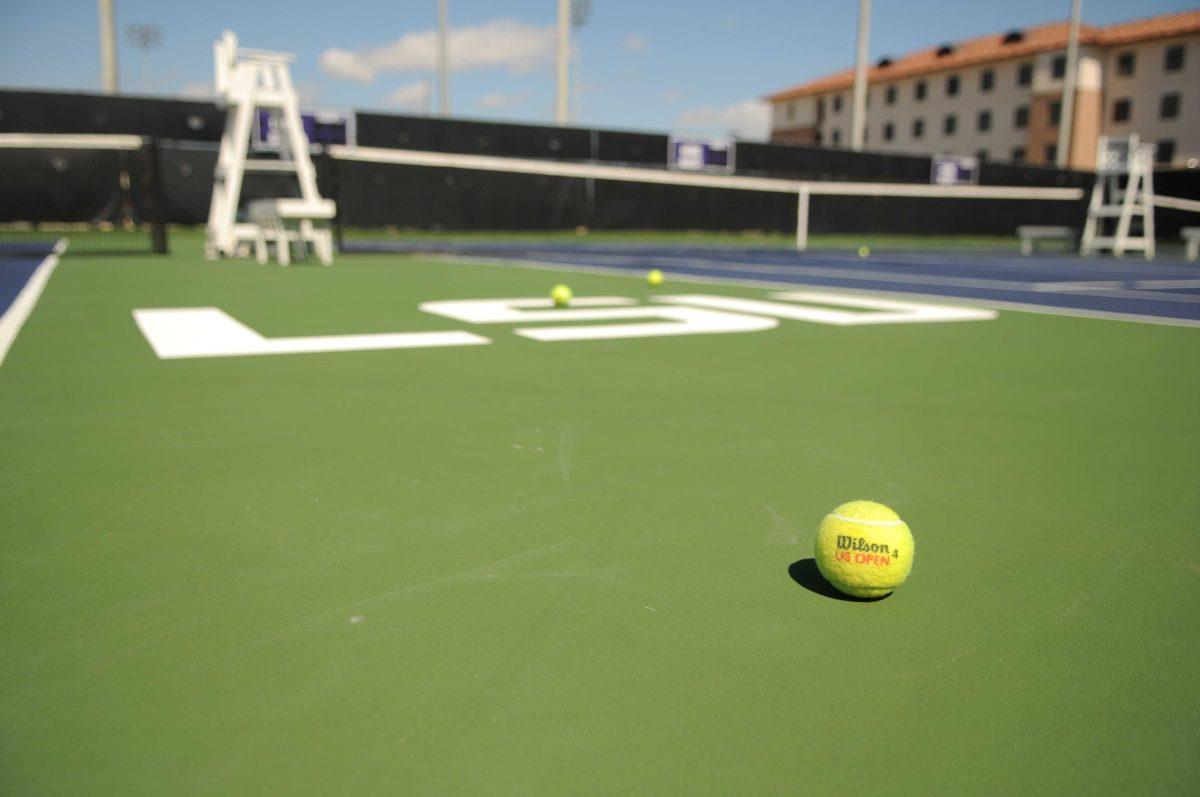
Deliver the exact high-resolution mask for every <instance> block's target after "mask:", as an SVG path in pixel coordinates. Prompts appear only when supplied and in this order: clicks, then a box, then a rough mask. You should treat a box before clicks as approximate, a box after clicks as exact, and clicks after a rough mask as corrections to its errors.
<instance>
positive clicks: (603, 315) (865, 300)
mask: <svg viewBox="0 0 1200 797" xmlns="http://www.w3.org/2000/svg"><path fill="white" fill-rule="evenodd" d="M771 299H772V300H773V301H765V300H761V299H741V298H735V297H730V296H716V295H710V294H686V295H675V296H658V297H654V298H653V299H652V301H653V302H655V304H651V305H640V304H638V303H637V301H636V300H634V299H629V298H626V297H624V296H584V297H580V298H577V299H575V300H574V301H573V302H572V303H571V306H570V307H565V308H559V307H555V306H554V303H553V302H552V301H551V300H549V299H543V298H524V297H522V298H515V299H465V300H446V301H434V302H425V303H423V304H421V305H420V309H421V310H422V311H424V312H426V313H430V314H433V315H439V316H443V317H445V318H451V319H454V320H455V321H461V322H463V323H467V324H521V325H525V324H539V325H544V324H553V323H554V322H564V321H569V322H580V321H608V322H615V323H607V324H583V325H579V324H574V323H573V324H572V325H571V326H561V325H559V326H518V327H517V328H516V329H514V330H513V331H514V332H515V334H517V335H520V336H521V337H525V338H530V339H532V340H537V341H546V342H549V341H570V340H612V339H617V338H654V337H666V336H672V335H716V334H728V333H735V332H759V331H762V330H767V329H773V328H774V327H776V326H778V325H779V319H786V320H792V321H807V322H809V323H814V324H831V325H834V326H861V325H866V324H920V323H930V322H946V321H985V320H989V319H993V318H995V317H996V311H994V310H981V309H976V308H970V307H954V306H949V305H938V304H920V303H917V302H906V301H898V300H893V299H877V298H871V297H865V296H851V295H847V294H837V293H818V292H811V291H783V292H779V293H773V294H771ZM133 318H134V321H136V323H137V325H138V328H139V329H140V330H141V331H142V334H143V335H144V336H145V337H146V340H147V341H148V342H149V343H150V347H151V348H152V349H154V353H155V354H157V355H158V357H159V358H160V359H164V360H170V359H186V358H194V357H241V356H248V355H262V354H306V353H317V352H338V351H368V350H372V349H414V348H433V347H440V346H479V345H483V344H487V343H491V339H489V338H485V337H483V336H482V335H477V334H475V333H473V332H467V331H464V330H448V331H444V332H389V333H375V334H365V335H313V336H308V337H287V338H267V337H264V336H262V335H261V334H259V333H258V332H256V331H255V330H253V329H251V328H250V327H248V326H246V325H245V324H243V323H242V322H240V321H238V320H237V319H235V318H233V317H232V316H230V315H229V314H228V313H226V312H225V311H223V310H221V309H219V308H216V307H177V308H153V309H151V308H146V309H138V310H134V311H133Z"/></svg>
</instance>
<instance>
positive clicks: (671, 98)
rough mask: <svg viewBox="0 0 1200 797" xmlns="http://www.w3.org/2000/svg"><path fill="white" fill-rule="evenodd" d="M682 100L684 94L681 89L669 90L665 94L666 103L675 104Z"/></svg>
mask: <svg viewBox="0 0 1200 797" xmlns="http://www.w3.org/2000/svg"><path fill="white" fill-rule="evenodd" d="M682 99H683V92H682V91H680V90H679V89H667V90H666V91H664V92H663V101H664V102H671V103H674V102H679V101H680V100H682Z"/></svg>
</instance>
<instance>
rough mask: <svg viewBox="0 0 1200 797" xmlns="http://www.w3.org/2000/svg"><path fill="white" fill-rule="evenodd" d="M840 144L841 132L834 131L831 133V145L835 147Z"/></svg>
mask: <svg viewBox="0 0 1200 797" xmlns="http://www.w3.org/2000/svg"><path fill="white" fill-rule="evenodd" d="M841 143H842V131H841V130H834V131H833V145H834V146H835V147H836V146H837V145H838V144H841Z"/></svg>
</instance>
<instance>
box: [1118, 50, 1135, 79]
mask: <svg viewBox="0 0 1200 797" xmlns="http://www.w3.org/2000/svg"><path fill="white" fill-rule="evenodd" d="M1136 65H1137V56H1136V55H1134V54H1133V53H1121V54H1120V55H1118V56H1117V74H1118V75H1132V74H1133V70H1134V67H1135V66H1136Z"/></svg>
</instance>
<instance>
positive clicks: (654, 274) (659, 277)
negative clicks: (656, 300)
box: [646, 268, 663, 288]
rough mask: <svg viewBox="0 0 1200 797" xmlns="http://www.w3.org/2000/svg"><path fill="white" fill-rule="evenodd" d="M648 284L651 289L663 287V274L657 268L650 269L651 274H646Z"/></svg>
mask: <svg viewBox="0 0 1200 797" xmlns="http://www.w3.org/2000/svg"><path fill="white" fill-rule="evenodd" d="M646 284H647V285H649V286H650V287H651V288H657V287H658V286H659V285H662V284H663V273H662V272H661V271H659V270H658V269H656V268H652V269H650V272H649V273H648V274H646Z"/></svg>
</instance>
